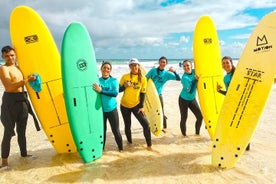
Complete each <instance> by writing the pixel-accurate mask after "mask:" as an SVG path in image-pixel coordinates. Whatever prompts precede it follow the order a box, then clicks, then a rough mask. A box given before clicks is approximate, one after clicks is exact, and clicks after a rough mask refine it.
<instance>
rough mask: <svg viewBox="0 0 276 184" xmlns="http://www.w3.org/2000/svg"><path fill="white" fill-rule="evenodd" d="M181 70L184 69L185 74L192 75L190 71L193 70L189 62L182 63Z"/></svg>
mask: <svg viewBox="0 0 276 184" xmlns="http://www.w3.org/2000/svg"><path fill="white" fill-rule="evenodd" d="M183 69H184V71H185V73H187V74H191V73H192V69H193V67H192V63H191V62H190V61H188V60H186V61H184V62H183Z"/></svg>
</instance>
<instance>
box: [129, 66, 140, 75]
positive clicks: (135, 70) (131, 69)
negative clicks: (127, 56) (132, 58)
mask: <svg viewBox="0 0 276 184" xmlns="http://www.w3.org/2000/svg"><path fill="white" fill-rule="evenodd" d="M139 67H140V66H139V64H136V63H133V64H130V65H129V68H130V72H131V73H132V74H134V75H135V74H138V72H139Z"/></svg>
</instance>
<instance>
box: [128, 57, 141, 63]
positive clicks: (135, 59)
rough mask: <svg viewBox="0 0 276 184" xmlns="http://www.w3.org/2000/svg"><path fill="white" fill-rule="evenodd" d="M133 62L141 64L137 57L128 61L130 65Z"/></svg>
mask: <svg viewBox="0 0 276 184" xmlns="http://www.w3.org/2000/svg"><path fill="white" fill-rule="evenodd" d="M131 64H138V65H140V62H139V61H138V59H137V58H131V59H130V60H129V62H128V65H131Z"/></svg>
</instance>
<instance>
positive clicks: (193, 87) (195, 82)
mask: <svg viewBox="0 0 276 184" xmlns="http://www.w3.org/2000/svg"><path fill="white" fill-rule="evenodd" d="M196 84H197V80H196V79H195V80H193V82H192V85H191V88H190V93H191V94H192V93H193V92H194V91H195V90H196Z"/></svg>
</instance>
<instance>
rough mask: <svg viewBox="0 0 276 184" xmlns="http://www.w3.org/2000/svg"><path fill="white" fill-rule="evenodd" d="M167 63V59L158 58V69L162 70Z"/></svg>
mask: <svg viewBox="0 0 276 184" xmlns="http://www.w3.org/2000/svg"><path fill="white" fill-rule="evenodd" d="M166 65H167V60H166V59H160V60H159V69H160V70H163V69H164V68H165V67H166Z"/></svg>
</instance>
